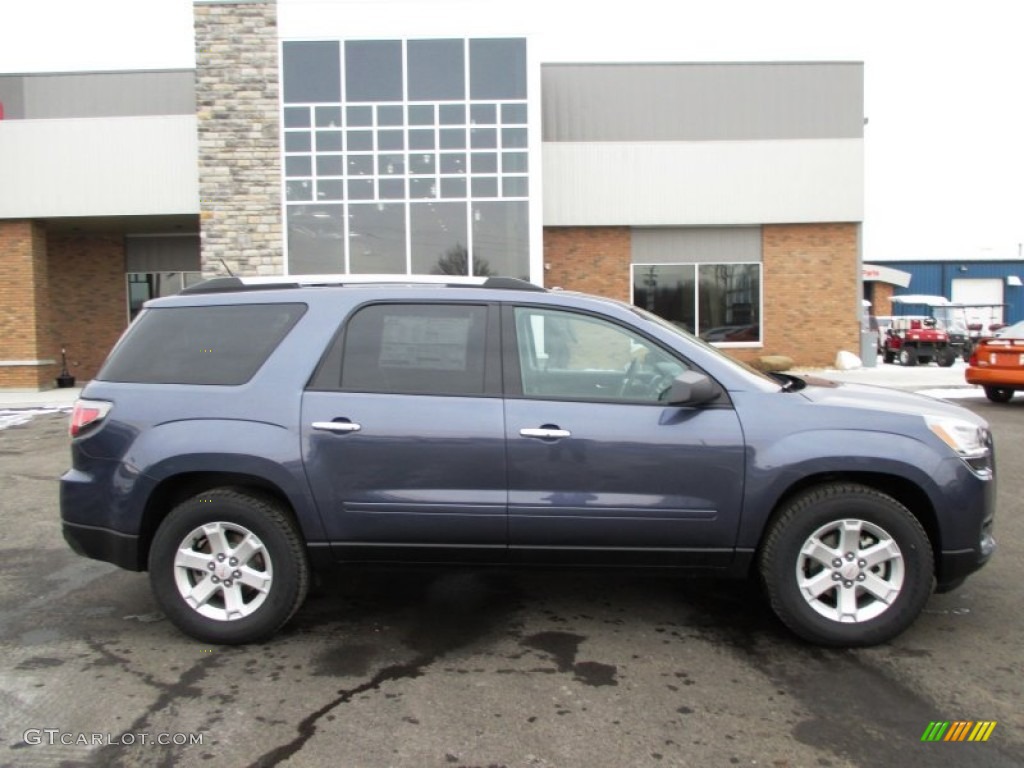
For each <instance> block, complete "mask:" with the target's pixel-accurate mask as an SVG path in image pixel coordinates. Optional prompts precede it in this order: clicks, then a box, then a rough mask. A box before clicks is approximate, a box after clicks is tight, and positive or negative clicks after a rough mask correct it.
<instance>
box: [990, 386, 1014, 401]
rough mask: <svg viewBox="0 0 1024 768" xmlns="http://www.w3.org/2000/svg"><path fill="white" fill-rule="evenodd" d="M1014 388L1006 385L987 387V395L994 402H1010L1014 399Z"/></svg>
mask: <svg viewBox="0 0 1024 768" xmlns="http://www.w3.org/2000/svg"><path fill="white" fill-rule="evenodd" d="M1013 392H1014V391H1013V390H1012V389H1008V388H1006V387H985V397H987V398H988V399H989V400H991V401H992V402H993V403H1008V402H1010V400H1012V399H1013Z"/></svg>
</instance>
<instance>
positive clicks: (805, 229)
mask: <svg viewBox="0 0 1024 768" xmlns="http://www.w3.org/2000/svg"><path fill="white" fill-rule="evenodd" d="M859 237H860V228H859V225H857V224H782V225H765V226H764V227H763V229H762V248H763V250H762V258H763V261H764V273H763V274H764V277H763V279H764V307H763V309H762V314H763V316H764V322H763V328H764V338H763V340H764V347H763V349H761V350H736V352H735V356H736V357H738V358H740V359H746V360H750V359H753V358H754V357H759V356H761V355H785V356H787V357H790V358H792V359H793V360H794V361H795V362H796V363H797V364H798V365H801V366H830V365H832V364H833V363H834V362H835V358H836V353H837V352H839V351H840V350H847V351H848V352H853V353H854V354H860V324H859V314H858V311H859V308H860V299H861V297H860V292H859V279H858V278H859V273H858V269H859V265H858V253H859ZM730 353H731V354H732V350H730Z"/></svg>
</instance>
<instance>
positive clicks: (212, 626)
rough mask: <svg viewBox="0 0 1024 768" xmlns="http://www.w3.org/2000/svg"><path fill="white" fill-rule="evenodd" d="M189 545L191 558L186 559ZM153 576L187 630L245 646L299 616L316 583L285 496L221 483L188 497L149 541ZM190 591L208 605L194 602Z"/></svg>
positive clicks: (172, 615)
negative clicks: (276, 497)
mask: <svg viewBox="0 0 1024 768" xmlns="http://www.w3.org/2000/svg"><path fill="white" fill-rule="evenodd" d="M204 527H205V531H204ZM250 535H251V537H252V538H248V543H247V544H246V545H245V547H242V546H241V545H242V542H243V540H246V538H247V537H248V536H250ZM189 550H191V553H190V555H191V556H192V557H193V558H194V563H191V564H189V563H188V561H186V560H184V559H181V560H179V558H185V557H187V556H186V555H184V554H183V552H187V551H189ZM218 552H219V553H220V554H222V555H224V557H223V558H221V557H220V554H218ZM232 553H237V554H238V555H239V559H238V561H234V560H232V559H231V557H230V556H231V554H232ZM203 566H205V567H203ZM206 569H210V570H211V572H210V573H209V574H207V572H206ZM149 578H150V586H151V587H152V590H153V595H154V597H155V598H156V601H157V603H159V604H160V607H161V608H162V609H163V611H164V613H165V614H166V615H167V617H168V618H169V619H170V620H171V622H172V623H173V624H174V625H175V626H176V627H178V628H179V629H180V630H181V631H182V632H184V633H185V634H187V635H191V636H192V637H194V638H196V639H197V640H201V641H203V642H207V643H215V644H221V645H238V644H242V643H253V642H259V641H261V640H265V639H267V638H268V637H270V636H271V635H273V634H274V633H275V632H277V631H278V630H279V629H280V628H281V627H282V626H284V624H285V623H286V622H287V621H288V620H289V619H290V618H291V617H292V615H293V614H294V613H295V611H297V610H298V608H299V606H300V605H302V602H303V600H304V599H305V597H306V592H307V590H308V589H309V564H308V561H307V559H306V551H305V547H304V545H303V541H302V538H301V536H300V535H299V532H298V531H297V530H296V527H295V525H294V523H293V522H292V519H291V517H290V516H289V515H288V513H287V512H286V511H285V509H284V508H283V507H282V505H281V504H280V503H279V502H277V501H276V500H274V499H272V498H270V497H268V496H264V495H262V494H257V493H253V492H250V491H248V490H241V489H235V488H217V489H214V490H210V491H206V492H204V493H201V494H199V495H198V496H195V497H193V498H191V499H188V500H186V501H184V502H182V503H181V504H179V505H178V506H177V507H175V508H174V509H173V510H172V511H171V513H170V514H169V515H167V517H166V518H165V519H164V521H163V522H162V523H161V524H160V527H159V528H158V529H157V532H156V535H155V536H154V538H153V544H152V546H151V547H150V552H149ZM235 582H237V583H235ZM254 584H261V585H265V588H262V587H261V588H256V587H254V586H253V585H254ZM187 592H191V593H192V594H193V595H195V596H196V600H197V602H201V603H202V604H200V605H196V606H195V607H193V605H192V604H190V603H189V602H188V601H187V600H186V597H185V594H186V593H187ZM232 613H235V614H237V615H234V616H232V615H231V614H232Z"/></svg>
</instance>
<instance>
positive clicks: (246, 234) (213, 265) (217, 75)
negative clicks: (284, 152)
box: [194, 0, 284, 277]
mask: <svg viewBox="0 0 1024 768" xmlns="http://www.w3.org/2000/svg"><path fill="white" fill-rule="evenodd" d="M194 18H195V35H196V104H197V108H198V122H199V198H200V211H201V213H200V228H201V237H202V263H203V273H204V274H205V275H206V276H207V277H213V276H216V275H223V274H226V272H225V270H224V267H223V266H222V264H221V260H223V262H224V263H225V264H227V266H228V268H230V270H231V271H232V272H233V273H234V274H236V275H255V274H261V275H276V274H281V273H282V272H283V271H284V259H283V248H282V231H281V160H280V154H279V151H278V143H279V139H278V134H279V130H278V90H279V88H278V65H277V58H278V56H277V4H276V3H275V2H259V1H258V0H254V1H253V2H216V3H203V2H197V3H195V6H194Z"/></svg>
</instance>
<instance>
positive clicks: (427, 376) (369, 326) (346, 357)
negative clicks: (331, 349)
mask: <svg viewBox="0 0 1024 768" xmlns="http://www.w3.org/2000/svg"><path fill="white" fill-rule="evenodd" d="M486 339H487V307H485V306H482V305H465V304H460V305H445V304H377V305H372V306H369V307H365V308H363V309H361V310H359V311H358V312H357V313H356V314H355V315H354V316H353V317H352V319H351V320H350V321H349V323H348V325H347V327H346V328H345V331H344V333H343V334H342V336H341V337H340V339H339V343H340V344H341V354H340V377H339V376H338V369H337V367H336V365H335V363H332V358H334V359H336V358H337V357H338V356H337V355H328V357H327V360H326V363H325V367H324V370H322V371H321V372H320V373H318V374H317V380H316V381H315V382H314V388H315V389H341V390H345V391H349V392H379V393H389V394H433V395H482V394H484V392H485V389H486V383H485V376H484V374H485V367H486Z"/></svg>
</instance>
